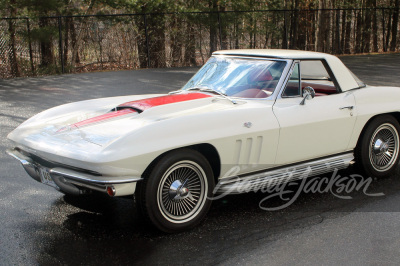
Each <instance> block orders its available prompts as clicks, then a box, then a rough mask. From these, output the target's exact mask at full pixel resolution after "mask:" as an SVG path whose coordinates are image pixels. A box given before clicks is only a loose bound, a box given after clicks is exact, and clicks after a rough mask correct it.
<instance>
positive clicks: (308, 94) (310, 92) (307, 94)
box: [300, 86, 315, 105]
mask: <svg viewBox="0 0 400 266" xmlns="http://www.w3.org/2000/svg"><path fill="white" fill-rule="evenodd" d="M314 97H315V91H314V89H313V88H312V87H310V86H308V87H305V88H304V89H303V100H302V101H301V102H300V105H304V104H305V103H306V99H307V100H311V99H312V98H314Z"/></svg>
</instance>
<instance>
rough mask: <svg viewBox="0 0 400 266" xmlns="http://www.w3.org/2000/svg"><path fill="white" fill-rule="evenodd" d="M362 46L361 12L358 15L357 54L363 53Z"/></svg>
mask: <svg viewBox="0 0 400 266" xmlns="http://www.w3.org/2000/svg"><path fill="white" fill-rule="evenodd" d="M361 46H362V13H361V10H360V11H359V12H358V14H357V25H356V43H355V53H357V54H359V53H361V52H362V49H361V48H362V47H361Z"/></svg>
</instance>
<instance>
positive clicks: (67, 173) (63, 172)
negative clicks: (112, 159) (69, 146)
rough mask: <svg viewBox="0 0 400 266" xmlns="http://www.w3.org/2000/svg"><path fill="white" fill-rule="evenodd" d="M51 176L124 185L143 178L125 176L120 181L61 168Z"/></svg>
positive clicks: (51, 171)
mask: <svg viewBox="0 0 400 266" xmlns="http://www.w3.org/2000/svg"><path fill="white" fill-rule="evenodd" d="M50 174H52V175H53V174H54V175H59V176H63V177H64V178H67V179H71V180H75V181H81V182H88V183H94V184H99V185H103V184H123V183H132V182H138V181H141V180H142V179H143V178H140V177H132V176H123V177H118V178H119V179H113V178H115V177H110V176H94V175H89V174H84V173H80V172H77V171H73V170H70V169H65V168H61V167H56V168H53V169H51V170H50Z"/></svg>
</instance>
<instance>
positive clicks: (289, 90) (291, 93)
mask: <svg viewBox="0 0 400 266" xmlns="http://www.w3.org/2000/svg"><path fill="white" fill-rule="evenodd" d="M299 66H300V65H299V64H298V63H296V65H295V66H294V68H293V72H292V74H291V75H290V78H289V81H288V83H287V85H286V88H285V90H284V91H283V93H282V97H298V96H301V87H300V67H299Z"/></svg>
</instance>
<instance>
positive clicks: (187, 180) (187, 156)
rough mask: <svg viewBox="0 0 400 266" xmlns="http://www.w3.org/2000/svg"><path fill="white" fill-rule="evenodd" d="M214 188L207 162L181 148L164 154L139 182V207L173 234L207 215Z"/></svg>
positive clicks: (201, 157)
mask: <svg viewBox="0 0 400 266" xmlns="http://www.w3.org/2000/svg"><path fill="white" fill-rule="evenodd" d="M213 188H214V177H213V172H212V170H211V167H210V165H209V163H208V161H207V160H206V159H205V158H204V156H203V155H201V154H200V153H199V152H197V151H194V150H191V149H180V150H176V151H172V152H170V153H167V154H166V155H164V156H163V157H162V158H161V159H160V160H159V161H158V162H157V163H156V164H155V165H154V167H153V168H152V169H151V170H150V171H149V173H148V174H147V175H146V176H145V179H144V180H143V181H142V182H140V183H138V187H137V191H136V197H137V203H138V205H139V206H138V207H139V208H140V211H141V213H143V214H144V215H145V216H146V217H147V218H148V219H149V220H150V221H151V222H152V223H153V224H154V225H155V226H156V227H157V228H158V229H160V230H162V231H164V232H168V233H173V232H178V231H183V230H187V229H190V228H193V227H194V226H196V225H197V224H199V223H200V222H201V221H202V220H203V219H204V217H205V215H206V214H207V212H208V210H209V208H210V206H211V201H210V200H209V199H208V197H209V196H211V195H212V190H213Z"/></svg>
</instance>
